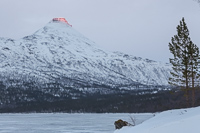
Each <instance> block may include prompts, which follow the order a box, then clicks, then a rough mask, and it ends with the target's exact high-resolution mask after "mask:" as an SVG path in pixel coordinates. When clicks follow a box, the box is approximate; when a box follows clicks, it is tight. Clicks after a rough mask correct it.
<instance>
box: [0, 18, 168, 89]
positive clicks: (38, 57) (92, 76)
mask: <svg viewBox="0 0 200 133" xmlns="http://www.w3.org/2000/svg"><path fill="white" fill-rule="evenodd" d="M0 62H1V63H0V73H1V75H0V79H1V80H2V81H3V83H4V84H6V85H7V86H8V85H9V84H10V83H9V81H10V80H19V81H18V82H17V84H20V82H29V81H34V82H37V83H49V82H55V80H57V79H59V81H62V80H63V82H62V84H65V86H70V87H73V86H75V83H74V82H79V84H80V83H82V84H98V85H107V86H131V85H132V86H136V85H138V84H143V85H168V78H169V76H170V70H171V66H170V65H169V64H165V63H161V62H156V61H152V60H149V59H142V58H140V57H135V56H132V55H127V54H124V53H120V52H108V51H106V50H102V49H101V48H99V47H98V46H97V45H96V44H95V43H94V42H93V41H91V40H89V39H88V38H86V37H85V36H83V35H82V34H80V33H79V32H78V31H76V30H75V29H73V28H72V27H71V26H70V25H68V24H66V23H64V22H59V21H50V22H49V23H48V24H47V25H46V26H45V27H43V28H41V29H40V30H38V31H36V32H35V33H34V34H32V35H29V36H26V37H24V38H21V39H19V40H13V39H9V38H0ZM22 79H23V81H22ZM67 80H68V81H67ZM21 84H22V83H21Z"/></svg>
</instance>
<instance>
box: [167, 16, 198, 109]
mask: <svg viewBox="0 0 200 133" xmlns="http://www.w3.org/2000/svg"><path fill="white" fill-rule="evenodd" d="M169 50H170V52H171V53H172V55H173V58H170V63H171V64H172V69H173V71H172V72H171V75H172V77H171V78H170V79H169V83H170V84H172V85H176V86H181V87H182V88H183V90H184V91H185V97H186V102H187V106H189V90H190V89H192V90H194V91H193V98H192V99H193V103H194V101H195V80H196V79H197V78H198V68H197V66H198V65H199V61H198V60H199V49H198V47H197V46H196V45H195V44H193V42H192V41H191V39H190V37H189V30H188V28H187V25H186V23H185V20H184V18H182V20H181V21H180V24H179V25H178V26H177V35H174V37H172V39H171V43H169Z"/></svg>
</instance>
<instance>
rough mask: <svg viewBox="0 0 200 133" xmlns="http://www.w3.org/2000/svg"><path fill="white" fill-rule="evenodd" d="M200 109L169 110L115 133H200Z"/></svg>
mask: <svg viewBox="0 0 200 133" xmlns="http://www.w3.org/2000/svg"><path fill="white" fill-rule="evenodd" d="M199 123H200V107H196V108H190V109H178V110H169V111H165V112H162V113H159V114H157V115H156V116H155V117H153V118H151V119H149V120H147V121H145V122H143V123H142V124H140V125H138V126H135V127H124V128H122V129H120V130H116V131H115V132H114V133H189V132H190V133H200V126H199Z"/></svg>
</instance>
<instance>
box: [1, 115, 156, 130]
mask: <svg viewBox="0 0 200 133" xmlns="http://www.w3.org/2000/svg"><path fill="white" fill-rule="evenodd" d="M130 115H131V116H132V117H134V118H135V119H136V124H139V123H141V122H143V121H144V120H146V119H149V118H151V117H153V114H67V113H55V114H53V113H44V114H42V113H39V114H37V113H31V114H0V133H113V132H114V130H115V127H114V122H115V121H116V120H118V119H123V120H126V121H128V122H130V123H131V119H130Z"/></svg>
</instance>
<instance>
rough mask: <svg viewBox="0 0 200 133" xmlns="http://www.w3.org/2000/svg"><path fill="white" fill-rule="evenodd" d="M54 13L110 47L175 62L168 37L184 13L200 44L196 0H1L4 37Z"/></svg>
mask: <svg viewBox="0 0 200 133" xmlns="http://www.w3.org/2000/svg"><path fill="white" fill-rule="evenodd" d="M54 17H65V18H66V20H67V21H68V22H69V23H70V24H72V25H73V28H75V29H76V30H77V31H79V32H80V33H82V34H83V35H85V36H86V37H88V38H89V39H91V40H93V41H94V42H96V43H97V45H99V46H100V47H102V48H104V49H106V50H109V51H121V52H124V53H128V54H132V55H134V56H139V57H143V58H148V59H152V60H156V61H162V62H169V61H168V58H169V57H170V55H171V54H170V53H169V50H168V43H169V42H170V40H171V37H172V36H173V35H175V34H176V26H177V25H178V24H179V21H180V20H181V18H182V17H185V21H186V23H187V25H188V28H189V30H190V37H191V39H192V41H193V42H194V43H196V44H197V46H199V47H200V5H199V4H198V3H197V2H195V1H194V0H0V18H1V19H0V20H1V21H0V37H9V38H14V39H19V38H22V37H24V36H26V35H30V34H32V33H34V32H35V31H36V30H38V29H39V28H42V27H43V26H45V25H46V23H48V22H49V21H50V20H51V19H52V18H54Z"/></svg>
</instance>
